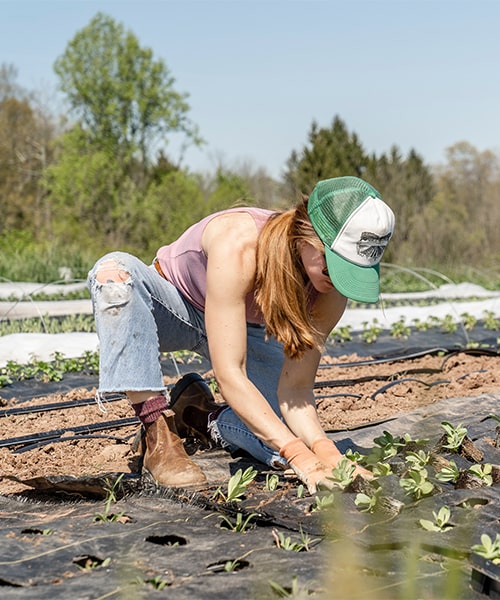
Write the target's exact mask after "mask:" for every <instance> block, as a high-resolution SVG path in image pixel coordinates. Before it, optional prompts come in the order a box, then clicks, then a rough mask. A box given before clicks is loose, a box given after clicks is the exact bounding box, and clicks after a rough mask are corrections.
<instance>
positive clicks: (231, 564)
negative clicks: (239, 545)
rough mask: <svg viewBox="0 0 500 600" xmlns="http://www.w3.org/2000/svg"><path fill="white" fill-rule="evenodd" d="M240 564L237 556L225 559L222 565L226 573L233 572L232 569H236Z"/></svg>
mask: <svg viewBox="0 0 500 600" xmlns="http://www.w3.org/2000/svg"><path fill="white" fill-rule="evenodd" d="M240 564H241V563H240V561H239V560H238V559H237V558H235V559H234V560H227V561H226V564H225V565H224V571H225V572H226V573H233V572H234V571H237V570H238V568H239V566H240Z"/></svg>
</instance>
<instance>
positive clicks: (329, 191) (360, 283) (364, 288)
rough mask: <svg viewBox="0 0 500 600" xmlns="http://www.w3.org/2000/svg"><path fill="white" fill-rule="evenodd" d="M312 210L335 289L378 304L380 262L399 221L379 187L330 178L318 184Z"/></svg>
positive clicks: (353, 297)
mask: <svg viewBox="0 0 500 600" xmlns="http://www.w3.org/2000/svg"><path fill="white" fill-rule="evenodd" d="M307 210H308V213H309V218H310V219H311V223H312V225H313V227H314V229H315V231H316V233H317V234H318V236H319V237H320V239H321V241H322V242H323V243H324V244H325V256H326V265H327V267H328V274H329V276H330V279H331V280H332V283H333V285H334V286H335V287H336V289H337V290H338V291H339V292H340V293H341V294H342V295H344V296H346V297H347V298H351V299H352V300H358V301H360V302H377V301H378V298H379V292H380V274H379V263H380V259H381V258H382V254H383V253H384V250H385V248H386V246H387V244H388V242H389V240H390V239H391V236H392V232H393V231H394V222H395V218H394V213H393V212H392V210H391V209H390V208H389V207H388V206H387V204H385V202H384V201H383V200H382V199H381V197H380V194H379V193H378V192H377V190H376V189H375V188H373V187H372V186H371V185H370V184H368V183H366V181H363V180H362V179H358V178H357V177H335V178H333V179H326V180H324V181H320V182H319V183H317V184H316V186H315V188H314V190H313V191H312V194H311V195H310V197H309V202H308V208H307Z"/></svg>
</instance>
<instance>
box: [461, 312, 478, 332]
mask: <svg viewBox="0 0 500 600" xmlns="http://www.w3.org/2000/svg"><path fill="white" fill-rule="evenodd" d="M460 316H461V317H462V322H463V324H464V327H465V329H466V330H467V331H471V330H472V329H474V327H475V326H476V323H477V319H476V317H475V316H474V315H471V314H470V313H462V314H461V315H460Z"/></svg>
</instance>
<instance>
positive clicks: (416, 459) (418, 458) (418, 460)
mask: <svg viewBox="0 0 500 600" xmlns="http://www.w3.org/2000/svg"><path fill="white" fill-rule="evenodd" d="M429 459H430V454H429V452H424V451H423V450H419V451H418V452H408V453H407V454H406V456H405V460H406V462H408V463H410V465H411V468H413V469H419V468H422V467H425V465H426V464H427V463H428V462H429Z"/></svg>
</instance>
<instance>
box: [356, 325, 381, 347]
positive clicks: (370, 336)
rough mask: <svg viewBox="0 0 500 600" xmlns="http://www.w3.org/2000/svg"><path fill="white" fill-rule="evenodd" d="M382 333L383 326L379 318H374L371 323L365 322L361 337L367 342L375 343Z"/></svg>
mask: <svg viewBox="0 0 500 600" xmlns="http://www.w3.org/2000/svg"><path fill="white" fill-rule="evenodd" d="M381 333H382V328H381V327H380V326H379V325H378V319H373V322H372V324H371V325H370V324H369V323H368V321H364V322H363V331H362V333H361V339H363V340H364V341H365V342H366V343H367V344H373V343H374V342H376V341H377V338H378V336H379V335H380V334H381Z"/></svg>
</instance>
